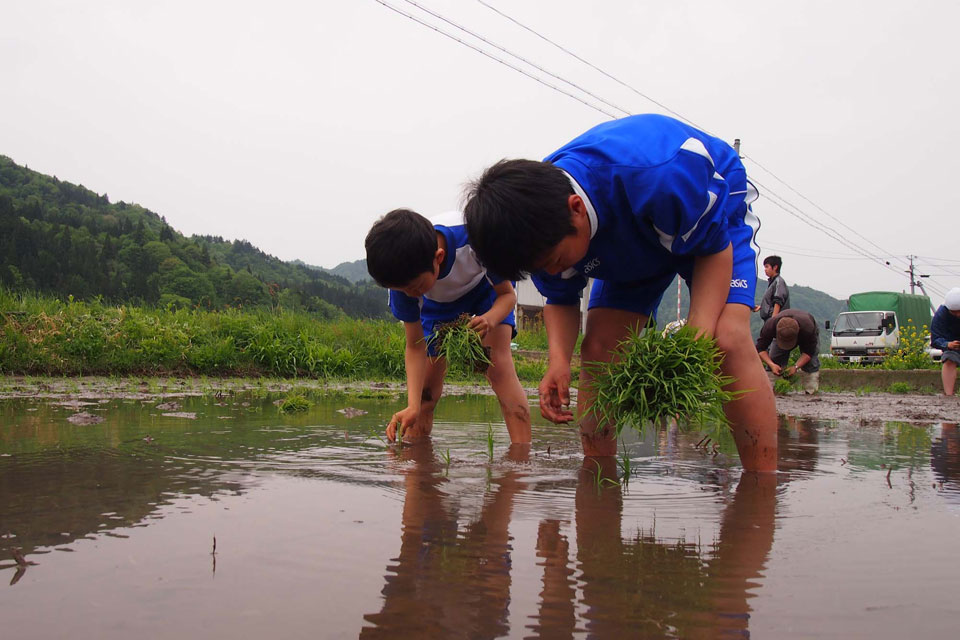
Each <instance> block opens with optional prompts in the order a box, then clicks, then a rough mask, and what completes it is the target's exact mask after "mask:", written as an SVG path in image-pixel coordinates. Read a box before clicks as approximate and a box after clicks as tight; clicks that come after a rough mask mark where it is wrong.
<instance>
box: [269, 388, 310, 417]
mask: <svg viewBox="0 0 960 640" xmlns="http://www.w3.org/2000/svg"><path fill="white" fill-rule="evenodd" d="M311 404H312V403H311V402H310V401H309V400H307V398H306V396H304V395H303V394H302V393H301V392H299V391H291V392H290V393H288V394H287V397H286V398H284V399H283V400H282V401H281V402H280V404H279V405H277V407H278V408H279V409H280V413H300V412H301V411H306V410H307V409H309V408H310V405H311Z"/></svg>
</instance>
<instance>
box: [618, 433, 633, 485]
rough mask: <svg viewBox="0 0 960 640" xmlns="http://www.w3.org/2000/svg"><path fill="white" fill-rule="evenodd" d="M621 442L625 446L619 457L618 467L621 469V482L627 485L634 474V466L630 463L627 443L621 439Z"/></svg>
mask: <svg viewBox="0 0 960 640" xmlns="http://www.w3.org/2000/svg"><path fill="white" fill-rule="evenodd" d="M620 444H621V445H622V447H623V451H622V452H621V453H620V455H619V456H618V457H617V467H619V469H620V484H621V485H623V486H627V485H628V484H630V476H631V475H633V467H632V466H631V463H630V456H629V455H627V444H626V443H625V442H624V441H623V440H621V441H620Z"/></svg>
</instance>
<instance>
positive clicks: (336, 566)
mask: <svg viewBox="0 0 960 640" xmlns="http://www.w3.org/2000/svg"><path fill="white" fill-rule="evenodd" d="M385 395H386V396H387V397H382V398H370V397H367V398H363V397H357V396H350V395H327V396H323V397H321V396H314V397H313V398H314V400H315V401H316V403H315V404H314V405H313V406H312V407H311V408H310V409H309V410H308V411H306V412H303V413H299V414H293V415H285V414H282V413H280V412H279V411H278V410H277V407H276V406H275V405H274V401H275V400H277V399H278V398H279V397H281V396H279V395H270V394H263V393H254V394H242V393H241V394H235V395H225V396H223V397H215V396H207V397H194V398H176V399H172V400H171V399H166V400H165V402H168V403H172V404H164V403H162V402H161V401H160V400H156V399H153V400H143V399H132V398H128V399H123V398H108V399H104V400H101V401H96V400H93V401H90V402H91V403H90V404H85V405H79V404H77V403H76V402H75V401H74V402H72V403H71V402H63V401H62V399H61V400H57V399H23V398H21V399H8V400H3V401H0V420H2V423H0V620H2V628H3V630H4V635H5V637H10V638H57V637H75V636H78V635H79V636H81V637H97V638H129V637H149V638H168V637H169V638H182V637H207V638H237V637H260V636H270V637H279V638H301V637H302V638H308V637H309V638H318V637H319V638H341V637H342V638H355V637H358V636H359V637H361V638H379V637H384V638H386V637H390V638H410V637H423V638H440V637H469V638H498V637H511V638H541V637H542V638H565V637H597V638H620V637H651V638H656V637H680V638H690V637H728V636H730V637H745V636H747V635H754V637H777V638H792V637H796V638H811V637H818V638H851V637H863V638H868V637H869V638H881V637H882V638H901V637H905V636H914V637H924V638H933V637H943V638H948V637H955V634H956V628H957V625H958V624H960V600H958V597H957V594H958V593H960V591H958V587H960V578H958V570H960V560H958V551H957V549H958V541H960V535H958V534H960V430H958V427H957V425H956V424H952V423H938V424H934V425H930V424H922V425H911V424H907V423H898V422H887V423H874V424H860V423H859V422H843V421H839V422H827V421H815V420H810V419H793V418H787V417H784V418H782V420H781V425H780V432H779V441H780V472H779V473H778V474H776V475H775V476H774V475H771V476H769V477H763V476H760V477H758V476H755V475H750V474H747V475H743V476H742V475H741V473H740V469H739V466H738V464H737V462H736V456H735V454H734V453H733V452H732V451H729V450H726V449H723V448H721V449H717V450H715V449H714V448H713V447H710V446H708V447H704V446H703V445H702V443H700V441H701V439H702V435H701V434H696V433H689V434H688V433H679V432H677V430H676V429H674V430H670V429H667V430H661V431H659V432H658V433H651V434H649V435H648V436H647V437H646V438H645V439H643V440H640V439H638V438H637V437H631V438H628V439H627V441H626V443H625V445H626V446H625V451H626V454H625V455H624V456H621V461H620V462H619V464H618V463H617V462H616V461H613V460H609V461H606V462H607V464H606V465H600V466H598V465H597V464H595V463H593V461H589V460H588V461H584V459H583V457H582V455H580V451H579V442H578V439H577V438H576V437H575V436H574V434H573V433H572V432H571V431H570V429H568V428H563V427H555V426H552V425H547V424H536V425H535V427H534V445H533V447H531V448H524V447H510V446H509V441H508V439H507V437H506V431H505V428H504V427H503V425H502V423H500V416H499V408H498V406H497V403H496V400H495V399H494V398H492V397H489V396H460V397H448V398H445V399H444V400H443V401H441V403H440V406H439V408H438V412H437V423H436V427H435V430H434V436H433V438H432V441H431V442H430V443H424V444H418V445H412V446H405V447H402V448H397V447H395V446H392V445H387V444H386V443H385V442H383V441H382V440H381V438H380V433H381V432H382V427H383V425H384V423H385V421H386V419H387V418H388V417H389V416H390V415H391V414H392V413H393V412H394V411H396V409H397V407H398V406H400V404H401V402H400V401H399V400H398V399H397V397H396V396H394V395H393V394H390V393H387V394H385ZM158 405H160V406H159V407H158ZM348 408H349V409H353V411H348V410H347V409H348ZM338 410H339V411H338ZM78 413H87V414H89V415H91V416H93V418H94V419H87V420H86V422H88V423H87V424H83V422H84V421H83V420H81V424H73V423H72V422H70V421H68V418H69V417H70V416H73V415H76V414H78ZM100 418H102V421H101V420H99V419H100ZM488 425H492V432H493V445H492V450H491V448H490V446H489V443H488V429H489V428H490V427H488ZM698 443H700V444H701V446H699V447H698V446H697V445H698ZM623 458H628V459H629V464H630V469H631V473H630V477H629V482H625V481H624V478H623V469H622V467H623V465H624V460H623ZM617 482H620V483H621V484H617ZM214 540H215V542H214Z"/></svg>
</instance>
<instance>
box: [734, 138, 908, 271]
mask: <svg viewBox="0 0 960 640" xmlns="http://www.w3.org/2000/svg"><path fill="white" fill-rule="evenodd" d="M743 158H744V159H745V160H749V161H750V162H752V163H753V164H755V165H756V166H757V167H759V168H760V169H762V170H763V171H766V172H767V173H768V174H769V175H770V176H772V177H773V179H774V180H776V181H777V182H779V183H780V184H782V185H783V186H785V187H786V188H787V189H789V190H790V191H792V192H793V193H795V194H796V195H797V196H799V197H800V198H802V199H803V200H805V201H806V202H808V203H809V204H811V205H812V206H813V207H814V208H816V209H817V210H818V211H820V212H821V213H823V214H824V215H826V216H828V217H829V218H832V219H833V220H835V221H837V222H839V223H840V224H841V225H843V226H844V227H845V228H846V229H848V230H849V231H852V232H853V233H855V234H856V235H858V236H859V237H861V238H863V239H864V240H866V241H867V242H869V243H870V244H872V245H873V246H874V247H876V248H877V249H879V250H880V251H885V250H884V249H883V247H881V246H879V245H878V244H877V243H875V242H873V241H872V240H870V239H869V238H867V237H866V236H864V235H863V234H862V233H860V232H859V231H857V230H856V229H854V228H853V227H851V226H850V225H848V224H847V223H845V222H843V221H842V220H840V219H839V218H837V217H836V216H834V215H833V214H831V213H830V212H829V211H827V210H826V209H824V208H823V207H821V206H820V205H818V204H817V203H816V202H814V201H813V200H811V199H810V198H808V197H807V196H805V195H803V194H802V193H800V192H799V191H797V190H796V189H794V188H793V187H791V186H790V185H789V184H787V182H786V181H784V180H783V179H782V178H780V177H779V176H778V175H777V174H775V173H774V172H772V171H770V169H767V168H766V167H765V166H763V165H762V164H760V163H759V162H757V161H756V160H754V159H753V158H751V157H750V156H748V155H746V154H743ZM889 255H892V254H889ZM894 257H895V256H894ZM895 259H897V260H900V261H901V262H904V263H906V260H904V259H903V258H897V257H895Z"/></svg>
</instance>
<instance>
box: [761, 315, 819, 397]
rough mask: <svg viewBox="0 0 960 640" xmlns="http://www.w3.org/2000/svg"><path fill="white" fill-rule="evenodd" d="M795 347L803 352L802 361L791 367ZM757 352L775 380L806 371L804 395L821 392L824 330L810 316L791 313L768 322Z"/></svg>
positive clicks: (764, 326)
mask: <svg viewBox="0 0 960 640" xmlns="http://www.w3.org/2000/svg"><path fill="white" fill-rule="evenodd" d="M795 347H799V348H800V357H798V358H797V362H796V364H793V365H790V366H787V363H788V362H789V361H790V352H791V351H793V349H794V348H795ZM757 352H758V353H759V354H760V360H762V361H763V363H764V364H766V365H767V366H768V367H770V372H771V373H772V374H773V375H775V376H783V377H784V378H789V377H792V376H793V375H794V374H796V372H797V370H800V371H802V372H803V375H802V376H801V379H800V381H801V384H802V385H803V391H804V393H816V392H817V389H819V388H820V357H819V353H820V329H819V327H817V321H816V319H815V318H814V317H813V315H811V314H810V313H808V312H806V311H801V310H799V309H787V310H786V311H781V312H780V313H779V314H778V315H776V316H773V317H772V318H770V319H769V320H767V321H766V322H764V323H763V328H761V329H760V337H758V338H757Z"/></svg>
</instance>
